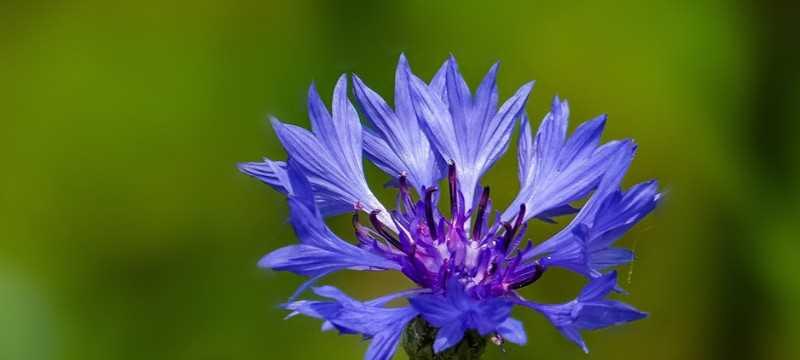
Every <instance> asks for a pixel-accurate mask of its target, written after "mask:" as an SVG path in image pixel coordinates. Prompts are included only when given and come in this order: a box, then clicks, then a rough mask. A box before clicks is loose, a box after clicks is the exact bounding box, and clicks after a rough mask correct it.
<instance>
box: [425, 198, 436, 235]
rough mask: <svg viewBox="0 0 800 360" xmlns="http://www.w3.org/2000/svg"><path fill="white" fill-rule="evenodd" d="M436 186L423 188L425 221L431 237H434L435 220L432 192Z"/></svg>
mask: <svg viewBox="0 0 800 360" xmlns="http://www.w3.org/2000/svg"><path fill="white" fill-rule="evenodd" d="M435 192H436V188H428V189H425V221H426V222H427V223H428V232H430V234H431V239H436V238H438V236H436V220H434V219H433V193H435Z"/></svg>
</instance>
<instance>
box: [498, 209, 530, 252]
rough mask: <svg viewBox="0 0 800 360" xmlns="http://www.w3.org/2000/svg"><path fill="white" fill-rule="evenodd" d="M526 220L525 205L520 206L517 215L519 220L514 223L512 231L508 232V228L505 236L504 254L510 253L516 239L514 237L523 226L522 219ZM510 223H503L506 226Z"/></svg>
mask: <svg viewBox="0 0 800 360" xmlns="http://www.w3.org/2000/svg"><path fill="white" fill-rule="evenodd" d="M523 218H525V204H522V205H520V206H519V212H518V213H517V219H516V220H515V221H514V227H513V228H512V229H511V231H508V228H507V227H506V232H505V234H503V235H504V236H503V253H506V252H507V251H508V248H509V245H511V240H513V239H514V235H515V234H516V232H517V230H519V228H520V226H522V219H523ZM506 224H508V223H503V226H505V225H506Z"/></svg>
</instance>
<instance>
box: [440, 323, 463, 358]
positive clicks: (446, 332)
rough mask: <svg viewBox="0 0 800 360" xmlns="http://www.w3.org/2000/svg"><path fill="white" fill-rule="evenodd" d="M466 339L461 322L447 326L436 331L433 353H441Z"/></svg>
mask: <svg viewBox="0 0 800 360" xmlns="http://www.w3.org/2000/svg"><path fill="white" fill-rule="evenodd" d="M463 338H464V328H463V326H462V325H461V323H460V322H458V321H456V322H452V323H449V324H446V325H444V326H442V327H440V328H439V330H438V331H436V340H434V342H433V352H434V353H437V354H438V353H440V352H442V351H445V350H447V349H449V348H451V347H453V346H455V345H457V344H458V342H459V341H461V339H463Z"/></svg>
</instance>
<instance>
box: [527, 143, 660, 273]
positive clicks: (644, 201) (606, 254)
mask: <svg viewBox="0 0 800 360" xmlns="http://www.w3.org/2000/svg"><path fill="white" fill-rule="evenodd" d="M623 150H624V151H622V152H620V153H619V154H618V155H617V156H616V158H615V159H613V160H612V161H611V166H610V167H609V171H608V173H607V174H606V175H605V176H604V177H603V180H602V182H601V184H600V185H599V186H598V189H597V191H595V193H594V194H593V195H592V198H591V199H589V201H588V202H587V203H586V205H585V206H584V207H583V208H582V209H581V210H580V212H579V213H578V215H576V216H575V218H574V219H573V221H572V222H571V223H570V224H569V225H568V226H567V227H565V228H564V229H563V230H562V231H561V232H559V233H558V234H556V235H555V236H553V237H552V238H550V239H549V240H547V241H545V242H543V243H541V244H539V245H538V246H537V247H536V248H535V249H534V250H533V251H532V252H531V255H529V257H533V256H535V255H539V254H543V253H549V256H548V257H546V258H544V259H543V263H546V264H550V265H553V266H561V267H565V268H567V269H570V270H573V271H575V272H578V273H581V274H583V275H585V276H588V277H596V276H599V275H600V274H601V273H602V271H604V270H605V269H607V268H610V267H614V266H618V265H622V264H626V263H629V262H631V261H633V259H634V255H633V252H631V251H630V250H627V249H621V248H613V247H612V245H613V244H614V242H615V241H616V240H617V239H619V238H620V237H622V235H624V234H625V233H626V232H627V231H629V230H630V229H631V227H633V226H634V225H635V224H636V223H638V222H639V221H640V220H641V219H643V218H644V217H645V216H647V214H649V213H650V212H651V211H652V210H653V209H655V207H656V206H657V204H658V202H659V200H660V199H661V194H660V193H659V192H658V184H657V183H656V182H655V181H648V182H644V183H641V184H637V185H634V186H633V187H631V188H630V189H629V190H628V191H626V192H624V193H623V192H621V191H620V190H619V183H620V182H621V180H622V177H623V175H624V173H625V171H626V170H627V168H628V166H630V161H631V158H632V154H633V150H634V148H633V146H632V145H629V146H628V147H627V148H626V149H623Z"/></svg>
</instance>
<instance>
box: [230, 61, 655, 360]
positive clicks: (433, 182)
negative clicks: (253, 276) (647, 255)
mask: <svg viewBox="0 0 800 360" xmlns="http://www.w3.org/2000/svg"><path fill="white" fill-rule="evenodd" d="M497 69H498V66H497V65H494V66H492V67H491V69H490V70H489V72H488V73H487V75H486V76H485V77H484V79H483V81H482V82H481V83H480V85H479V86H478V88H477V90H476V91H475V93H474V94H473V93H471V91H470V89H469V87H468V86H467V84H466V82H465V81H464V79H463V77H462V76H461V74H460V73H459V71H458V66H457V64H456V61H455V59H454V58H452V57H451V58H450V59H448V60H447V61H445V63H444V65H443V66H442V67H441V69H440V70H439V71H438V72H437V74H436V75H435V76H434V78H433V80H432V81H431V82H425V81H423V80H421V79H419V78H418V77H417V76H415V75H414V74H413V73H412V72H411V70H410V68H409V66H408V62H407V61H406V59H405V57H403V56H401V57H400V61H399V63H398V66H397V72H396V80H395V94H394V95H395V99H394V108H391V107H390V106H389V105H388V104H387V102H386V101H385V100H384V99H383V98H382V97H381V96H380V95H378V94H377V93H376V92H374V91H373V90H371V89H370V88H369V87H367V85H366V84H365V83H364V81H362V80H361V79H360V78H359V77H357V76H355V75H354V76H353V84H354V93H355V98H356V99H357V102H358V104H359V105H360V107H361V109H362V112H363V114H364V115H365V118H366V119H365V122H366V123H367V124H368V127H366V128H365V127H362V122H361V120H360V119H359V115H358V112H357V111H356V109H355V107H354V106H353V104H352V103H351V102H350V100H349V98H348V96H347V77H346V76H344V75H343V76H342V77H341V78H340V79H339V81H338V83H337V84H336V89H335V90H334V95H333V106H332V112H330V113H329V112H328V110H327V108H326V107H325V105H324V104H323V103H322V101H321V99H320V97H319V95H318V93H317V91H316V89H315V88H314V86H312V87H311V89H310V90H309V106H308V108H309V117H310V118H311V124H312V130H311V131H308V130H305V129H302V128H300V127H297V126H294V125H288V124H284V123H282V122H280V121H279V120H277V119H273V120H272V124H273V127H274V128H275V132H276V133H277V134H278V137H279V139H280V140H281V142H282V143H283V145H284V148H285V149H286V151H287V153H288V160H287V161H285V162H283V161H273V160H269V159H267V160H264V161H263V162H259V163H245V164H241V165H240V169H241V170H242V171H243V172H245V173H247V174H249V175H252V176H254V177H256V178H258V179H260V180H262V181H264V182H266V183H267V184H269V185H270V186H272V187H273V188H275V189H276V190H278V191H280V192H282V193H284V194H286V196H287V198H288V201H289V209H290V223H291V225H292V227H293V228H294V231H295V233H296V234H297V237H298V239H299V244H296V245H289V246H286V247H283V248H280V249H278V250H275V251H273V252H271V253H269V254H267V255H266V256H265V257H264V258H263V259H261V261H260V262H259V265H260V266H262V267H264V268H270V269H275V270H281V271H290V272H294V273H296V274H300V275H303V276H307V277H309V278H310V279H309V280H308V281H307V282H306V283H304V284H303V285H302V286H301V287H300V288H299V289H298V291H297V292H296V293H295V296H292V299H291V300H290V302H289V303H287V304H286V305H285V308H286V309H288V310H291V311H292V314H291V315H296V314H304V315H307V316H311V317H315V318H320V319H322V320H324V321H325V323H324V326H323V328H324V329H337V330H338V331H340V332H342V333H349V334H361V335H362V336H364V337H366V338H369V339H371V344H370V347H369V350H368V352H367V355H366V359H388V358H391V356H392V355H393V354H394V352H395V350H396V347H397V343H398V339H399V336H400V334H401V333H402V331H403V329H404V328H405V326H406V324H407V323H408V322H409V321H411V320H412V319H413V318H415V317H417V316H420V317H422V318H423V319H425V320H426V321H427V322H428V323H430V324H431V325H432V326H434V327H436V328H437V329H438V330H437V335H436V340H435V343H434V345H433V347H434V351H436V352H440V351H443V350H446V349H448V348H450V347H453V346H454V345H456V344H458V342H459V341H460V340H461V339H462V337H463V336H464V334H465V332H467V331H469V330H475V331H477V332H478V333H479V334H480V335H482V336H489V335H491V336H493V339H501V341H502V340H507V341H509V342H514V343H518V344H524V343H525V341H526V335H525V332H524V330H523V327H522V324H521V323H520V322H519V321H517V320H515V319H513V318H511V317H510V313H511V309H512V307H513V306H515V305H520V306H523V307H527V308H531V309H533V310H535V311H537V312H539V313H541V314H543V315H545V316H546V317H547V318H548V319H549V320H550V321H551V323H552V324H553V325H554V326H555V327H556V328H557V329H559V330H560V331H561V332H562V333H563V334H564V335H565V336H566V337H567V338H568V339H570V340H572V341H574V342H576V343H578V344H579V345H580V346H581V347H582V348H583V349H584V350H586V345H585V344H584V342H583V341H582V340H581V337H580V332H579V330H580V329H597V328H602V327H607V326H611V325H616V324H620V323H624V322H629V321H633V320H637V319H640V318H642V317H644V316H645V314H644V313H642V312H639V311H638V310H636V309H634V308H632V307H630V306H628V305H625V304H623V303H621V302H618V301H613V300H608V299H606V297H607V295H608V294H609V293H610V292H611V291H612V290H614V289H616V288H618V286H617V285H616V273H615V272H607V271H608V270H609V269H611V268H613V267H615V266H618V265H621V264H625V263H628V262H630V261H632V259H633V253H632V252H631V251H630V250H627V249H623V248H617V247H613V244H614V242H615V241H616V240H617V239H618V238H620V237H621V236H622V235H623V234H624V233H625V232H627V231H628V230H629V229H630V228H631V227H632V226H633V225H635V224H636V223H637V222H638V221H639V220H641V219H642V218H643V217H644V216H646V215H647V214H648V213H649V212H651V211H652V210H653V209H654V208H655V206H656V204H657V203H658V201H659V199H660V197H661V195H660V193H659V192H658V189H657V184H656V183H655V182H653V181H650V182H645V183H641V184H639V185H635V186H633V187H631V188H630V189H628V190H626V191H623V190H621V189H620V183H621V181H622V178H623V176H624V174H625V172H626V171H627V169H628V167H629V165H630V163H631V160H632V159H633V156H634V152H635V150H636V146H635V145H634V144H633V142H632V141H630V140H622V141H610V142H607V143H605V144H600V135H601V133H602V131H603V126H604V125H605V121H606V117H605V116H600V117H598V118H596V119H593V120H589V121H587V122H585V123H583V124H581V125H579V126H578V127H577V128H576V130H575V131H574V132H573V134H572V135H571V136H567V119H568V116H569V107H568V105H567V102H566V101H562V100H560V99H559V98H557V97H556V98H555V99H554V100H553V104H552V107H551V111H550V112H549V113H548V114H547V115H546V116H545V118H544V120H543V121H542V123H541V125H540V127H539V130H538V131H537V132H536V134H535V135H534V134H533V133H532V130H531V125H530V122H529V121H528V119H527V117H526V115H525V112H524V106H525V103H526V101H527V98H528V95H529V93H530V91H531V89H532V87H533V83H532V82H531V83H527V84H524V85H523V86H521V87H520V88H519V90H517V91H516V93H515V94H514V95H513V96H511V97H510V98H509V99H507V100H505V101H504V102H503V103H502V105H498V104H499V95H498V92H497V86H496V81H495V80H496V73H497ZM517 120H521V129H522V134H521V135H520V140H519V145H518V160H519V181H520V192H519V194H518V195H517V196H516V198H515V199H514V200H513V201H512V203H511V204H510V205H509V206H508V207H507V208H505V209H502V210H500V211H497V212H495V213H493V212H492V201H491V198H490V187H489V186H483V184H481V183H480V179H481V177H482V176H483V175H484V174H485V173H486V172H487V171H488V170H489V169H490V168H491V167H492V165H493V164H494V163H495V162H496V161H497V160H498V159H499V158H500V157H501V156H502V155H503V154H504V153H505V151H506V150H507V148H508V145H509V142H510V139H511V134H512V131H513V128H514V126H515V124H516V123H517ZM362 152H364V153H365V154H366V156H367V158H368V159H370V160H371V161H372V162H373V163H375V165H377V166H378V167H379V168H380V169H382V170H384V171H385V172H386V173H387V174H388V175H389V177H390V181H389V182H388V184H389V185H391V186H393V187H395V188H396V189H397V193H398V196H397V199H398V201H397V204H396V205H395V206H394V207H392V208H389V207H386V206H384V205H383V204H381V203H380V202H379V201H378V200H377V198H376V197H375V196H374V195H373V193H372V192H371V191H370V188H369V186H368V185H367V181H366V178H365V176H364V170H363V167H362ZM442 179H446V183H447V186H446V187H447V189H446V190H445V189H440V188H439V187H438V184H439V182H440V181H441V180H442ZM590 194H591V195H590ZM444 197H447V199H448V201H447V203H448V204H449V209H448V210H447V211H443V210H442V209H441V208H440V206H439V202H440V199H442V198H444ZM586 197H589V199H588V200H587V201H586V202H585V203H584V205H583V206H582V207H580V208H576V207H575V205H576V203H578V202H579V201H580V200H581V199H584V198H586ZM348 211H352V212H353V232H354V238H355V240H356V243H351V242H348V241H345V240H343V239H341V238H339V237H338V236H337V235H335V234H334V233H333V232H332V231H331V230H330V229H329V228H328V227H327V225H326V224H325V222H324V217H326V216H332V215H336V214H341V213H343V212H348ZM572 213H577V214H576V215H575V217H574V218H573V219H572V220H571V221H570V222H569V224H568V225H566V226H565V228H564V229H563V230H562V231H561V232H559V233H557V234H556V235H555V236H553V237H551V238H550V239H547V240H545V241H543V242H541V243H539V244H533V243H532V242H531V241H529V240H526V238H525V233H526V229H527V223H528V222H529V221H532V220H534V219H539V220H542V221H553V220H552V219H553V218H554V217H557V216H561V215H566V214H572ZM362 214H363V215H362ZM550 268H563V269H566V270H570V271H573V272H575V273H577V274H580V275H583V276H585V277H586V278H588V279H589V284H588V285H587V287H586V288H585V289H584V290H583V291H582V292H581V293H580V294H579V295H578V297H577V298H576V299H575V300H573V301H571V302H567V303H564V304H557V305H547V304H539V303H535V302H531V301H528V300H526V299H523V298H522V296H521V295H519V294H518V292H517V290H518V289H520V288H523V287H526V286H529V285H531V284H533V283H534V282H536V281H537V280H538V279H539V278H540V277H541V276H543V275H544V273H545V272H546V271H547V270H548V269H550ZM343 269H349V270H361V271H387V270H394V271H400V272H402V273H403V274H404V275H405V276H406V277H408V279H410V280H411V281H412V282H414V283H415V284H416V288H415V289H412V290H410V291H404V292H400V293H397V294H392V295H388V296H385V297H382V298H379V299H375V300H372V301H367V302H360V301H357V300H354V299H352V298H350V297H348V296H346V295H344V294H343V293H342V292H341V291H339V290H337V289H335V288H333V287H330V286H323V287H318V288H315V289H314V292H315V293H316V294H317V295H319V296H321V297H323V298H326V299H327V300H320V301H310V300H299V301H295V300H294V298H295V297H296V296H297V295H299V294H300V293H301V292H303V291H304V290H305V289H307V288H308V287H309V286H311V285H312V284H313V283H314V282H316V281H318V280H319V279H320V278H321V277H323V276H325V275H327V274H330V273H331V272H334V271H338V270H343ZM396 298H405V299H407V300H408V305H406V306H403V307H387V306H386V304H387V303H388V302H389V301H390V300H393V299H396ZM291 315H290V316H291Z"/></svg>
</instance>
